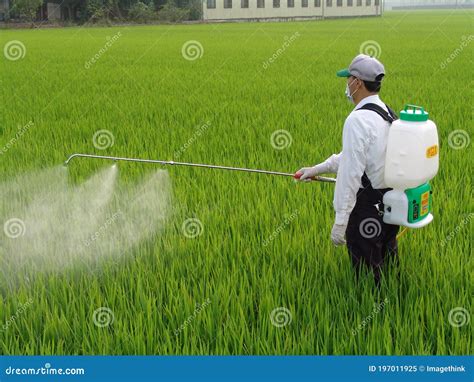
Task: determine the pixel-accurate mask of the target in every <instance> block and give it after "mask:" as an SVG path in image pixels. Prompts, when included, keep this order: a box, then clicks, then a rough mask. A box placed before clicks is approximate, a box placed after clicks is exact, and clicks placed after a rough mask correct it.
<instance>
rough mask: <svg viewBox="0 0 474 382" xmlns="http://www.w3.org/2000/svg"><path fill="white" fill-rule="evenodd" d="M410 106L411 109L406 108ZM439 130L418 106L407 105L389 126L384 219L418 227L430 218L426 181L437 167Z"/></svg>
mask: <svg viewBox="0 0 474 382" xmlns="http://www.w3.org/2000/svg"><path fill="white" fill-rule="evenodd" d="M409 108H411V109H409ZM438 147H439V143H438V131H437V129H436V125H435V124H434V122H433V121H431V120H429V119H428V113H427V112H426V111H425V110H424V109H423V108H422V107H420V106H416V105H406V106H405V109H404V110H402V111H401V112H400V119H397V120H395V121H393V123H392V125H391V126H390V129H389V133H388V140H387V153H386V157H385V175H384V176H385V183H386V184H387V187H390V188H393V190H391V191H388V192H387V193H385V195H384V197H383V204H384V215H383V221H384V223H387V224H395V225H403V226H405V227H409V228H421V227H424V226H425V225H427V224H429V223H431V222H432V221H433V215H432V214H431V210H432V197H431V194H432V191H431V186H430V184H429V181H430V180H431V179H432V178H433V177H434V176H435V175H436V173H437V172H438V167H439V149H438Z"/></svg>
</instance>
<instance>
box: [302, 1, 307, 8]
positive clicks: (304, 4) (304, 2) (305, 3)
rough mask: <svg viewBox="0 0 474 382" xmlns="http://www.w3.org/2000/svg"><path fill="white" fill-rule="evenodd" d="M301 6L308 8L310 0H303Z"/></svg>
mask: <svg viewBox="0 0 474 382" xmlns="http://www.w3.org/2000/svg"><path fill="white" fill-rule="evenodd" d="M301 7H303V8H308V0H301Z"/></svg>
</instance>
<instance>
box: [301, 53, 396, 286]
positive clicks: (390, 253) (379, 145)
mask: <svg viewBox="0 0 474 382" xmlns="http://www.w3.org/2000/svg"><path fill="white" fill-rule="evenodd" d="M384 75H385V69H384V66H383V65H382V63H381V62H380V61H378V60H377V59H376V58H373V57H369V56H367V55H364V54H359V55H358V56H356V57H355V58H354V59H353V60H352V62H351V64H350V66H349V68H348V69H343V70H340V71H338V72H337V76H338V77H345V78H347V85H346V92H345V93H346V97H347V98H348V100H349V101H350V102H352V103H354V104H355V105H356V106H355V108H354V110H353V111H352V112H351V113H350V114H349V116H348V117H347V119H346V121H345V123H344V128H343V133H342V151H341V152H340V153H339V154H334V155H332V156H331V157H329V158H328V159H327V160H326V161H324V162H322V163H320V164H317V165H316V166H314V167H303V168H302V169H300V170H299V171H298V173H299V174H301V177H300V180H306V181H308V180H310V179H311V178H312V177H314V176H316V175H319V174H324V173H337V182H336V188H335V192H334V209H335V211H336V219H335V223H334V226H333V227H332V232H331V240H332V242H333V243H334V244H335V245H342V244H346V240H347V249H348V252H349V255H350V257H351V260H352V264H353V266H354V267H355V269H356V270H357V274H359V271H360V270H361V268H362V265H366V266H368V267H369V268H371V269H372V271H373V273H374V277H375V282H376V284H377V285H378V286H379V285H380V277H381V268H382V266H383V265H384V263H385V262H387V261H388V260H389V259H393V260H397V259H398V257H397V255H398V248H397V239H396V235H397V232H398V228H399V227H398V226H395V225H390V224H385V223H384V222H383V220H382V215H383V204H382V198H383V195H384V194H385V192H387V191H389V190H390V188H387V186H386V184H385V181H384V167H385V152H386V148H387V137H388V132H389V128H390V125H391V122H392V121H393V120H395V119H397V116H396V115H395V113H394V112H393V111H392V110H391V109H390V108H389V107H388V106H386V105H385V104H384V103H383V102H382V101H381V100H380V98H379V95H378V93H379V91H380V88H381V81H382V78H383V77H384ZM344 236H345V238H346V239H344Z"/></svg>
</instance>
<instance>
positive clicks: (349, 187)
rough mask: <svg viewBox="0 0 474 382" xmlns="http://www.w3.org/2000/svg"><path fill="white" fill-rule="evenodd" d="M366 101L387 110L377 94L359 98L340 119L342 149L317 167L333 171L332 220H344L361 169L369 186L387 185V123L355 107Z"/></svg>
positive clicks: (340, 222)
mask: <svg viewBox="0 0 474 382" xmlns="http://www.w3.org/2000/svg"><path fill="white" fill-rule="evenodd" d="M367 103H375V104H377V105H379V106H381V107H382V108H383V109H384V110H387V108H386V106H385V104H384V103H383V102H382V101H381V100H380V98H379V96H378V95H372V96H369V97H366V98H364V99H363V100H361V101H360V102H359V103H358V104H357V105H356V106H355V108H354V110H353V111H352V112H351V113H350V114H349V116H348V117H347V118H346V121H345V122H344V129H343V132H342V151H341V152H340V153H339V154H333V155H331V156H330V157H329V158H328V159H327V160H326V161H325V162H323V163H322V164H321V167H320V170H322V171H323V172H331V173H336V172H337V181H336V189H335V191H334V201H333V205H334V210H335V211H336V221H335V223H336V224H344V225H345V224H347V221H348V220H349V215H350V214H351V212H352V209H353V208H354V205H355V203H356V199H357V191H358V190H359V188H360V187H361V177H362V175H363V173H364V171H365V173H366V174H367V177H368V178H369V180H370V182H371V183H372V187H373V188H376V189H377V188H386V187H387V186H386V184H385V181H384V167H385V152H386V149H387V138H388V131H389V127H390V123H388V122H387V121H385V120H384V119H383V118H382V117H381V116H379V115H378V114H377V113H375V112H373V111H371V110H359V111H356V110H357V109H359V108H361V107H362V106H363V105H365V104H367Z"/></svg>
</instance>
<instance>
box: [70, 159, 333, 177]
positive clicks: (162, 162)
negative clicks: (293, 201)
mask: <svg viewBox="0 0 474 382" xmlns="http://www.w3.org/2000/svg"><path fill="white" fill-rule="evenodd" d="M74 158H95V159H107V160H113V161H126V162H139V163H158V164H162V165H171V166H188V167H204V168H211V169H216V170H228V171H242V172H254V173H258V174H266V175H279V176H291V177H292V178H294V179H299V178H300V176H301V174H290V173H286V172H278V171H268V170H257V169H253V168H243V167H229V166H218V165H213V164H202V163H188V162H175V161H165V160H156V159H138V158H124V157H113V156H105V155H92V154H72V155H71V156H70V157H69V158H68V159H67V160H66V162H64V164H65V165H66V166H67V165H68V164H69V162H70V161H71V160H72V159H74ZM311 180H314V181H318V182H331V183H334V182H336V179H334V178H327V177H325V176H315V177H313V178H311Z"/></svg>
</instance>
